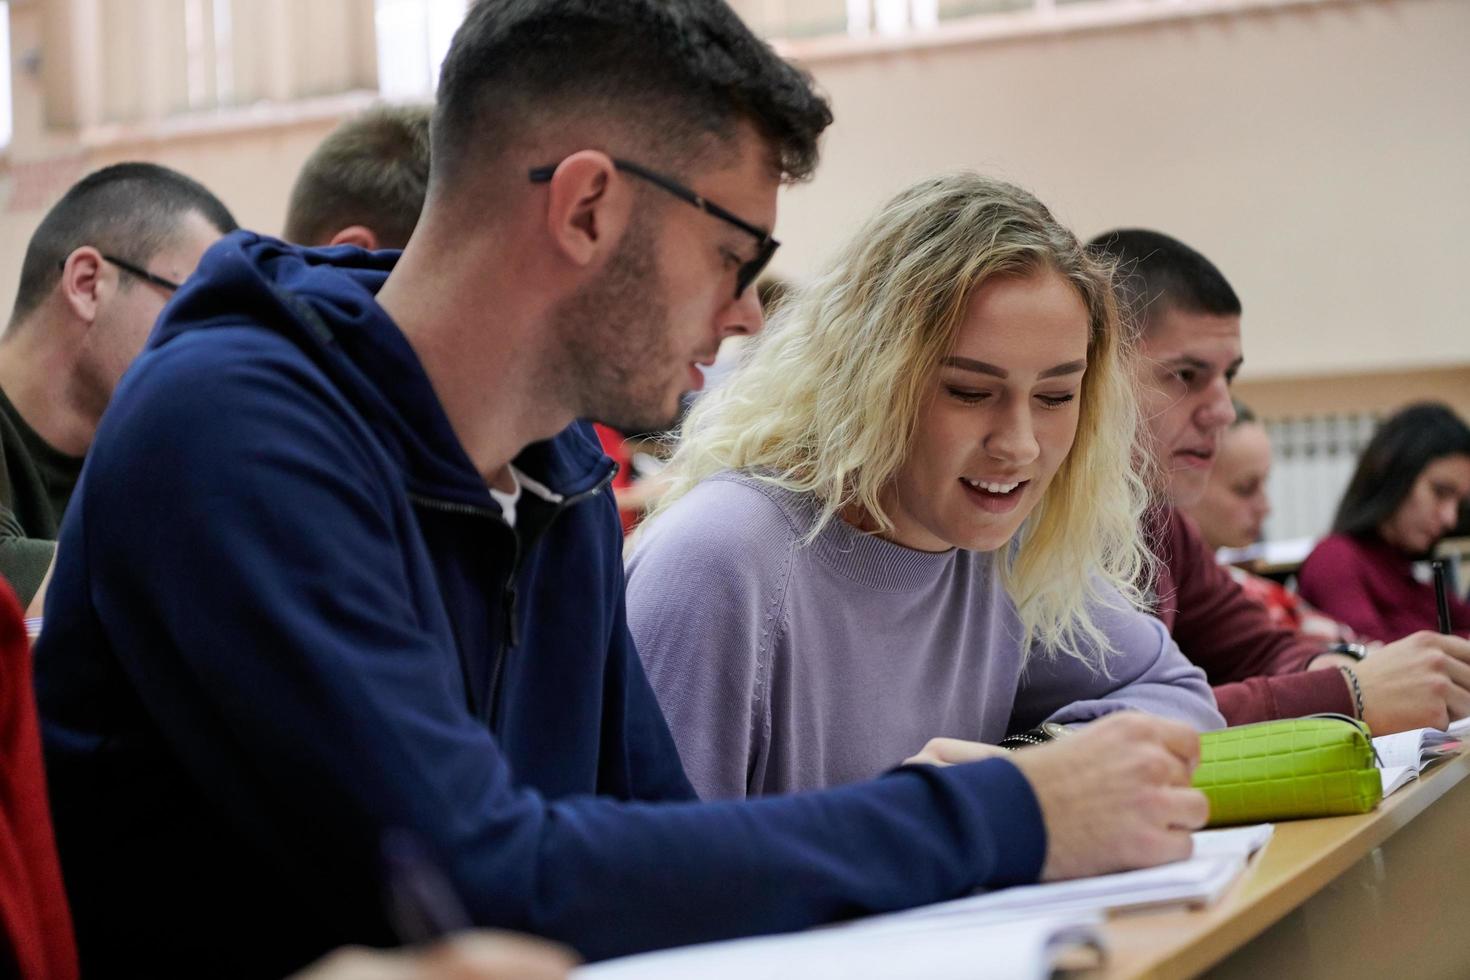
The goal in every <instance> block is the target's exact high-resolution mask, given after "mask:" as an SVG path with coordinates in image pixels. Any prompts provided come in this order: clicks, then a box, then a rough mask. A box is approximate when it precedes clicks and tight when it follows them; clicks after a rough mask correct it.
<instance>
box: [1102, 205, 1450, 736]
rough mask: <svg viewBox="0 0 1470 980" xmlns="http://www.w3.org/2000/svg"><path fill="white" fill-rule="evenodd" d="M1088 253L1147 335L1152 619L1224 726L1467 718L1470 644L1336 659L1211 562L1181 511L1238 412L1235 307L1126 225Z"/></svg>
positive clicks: (1151, 237)
mask: <svg viewBox="0 0 1470 980" xmlns="http://www.w3.org/2000/svg"><path fill="white" fill-rule="evenodd" d="M1090 245H1091V247H1092V248H1094V249H1097V250H1098V251H1101V252H1103V253H1105V254H1107V255H1110V256H1112V257H1113V258H1115V259H1117V260H1118V261H1119V262H1120V264H1121V265H1122V267H1123V270H1124V271H1125V273H1127V274H1128V280H1127V281H1126V283H1125V290H1124V293H1125V295H1124V296H1123V299H1124V302H1125V303H1126V304H1127V306H1128V307H1129V310H1130V313H1131V315H1132V317H1133V320H1134V322H1135V324H1136V326H1137V329H1138V331H1139V351H1140V353H1141V355H1142V356H1141V358H1140V359H1139V364H1138V371H1139V388H1140V404H1141V406H1142V408H1143V411H1144V414H1145V416H1146V418H1147V421H1148V429H1149V435H1150V442H1151V449H1152V452H1153V462H1154V465H1155V466H1156V468H1157V480H1158V483H1159V486H1160V488H1161V491H1160V493H1161V497H1162V498H1163V500H1162V502H1161V505H1160V507H1159V509H1158V510H1157V512H1156V513H1155V514H1154V515H1153V517H1152V519H1151V524H1152V527H1151V528H1150V531H1151V533H1152V539H1153V545H1154V550H1155V553H1156V554H1157V556H1158V560H1159V567H1158V569H1157V572H1156V575H1155V581H1154V594H1155V596H1156V599H1157V602H1158V607H1157V613H1158V616H1159V618H1160V619H1161V620H1163V622H1164V625H1166V626H1167V627H1169V631H1170V633H1171V634H1172V635H1173V637H1174V641H1175V642H1176V643H1177V644H1178V645H1179V648H1180V650H1182V651H1183V652H1184V655H1185V656H1186V657H1188V658H1189V659H1190V660H1192V661H1194V662H1195V663H1196V664H1198V665H1199V666H1200V667H1202V668H1204V670H1205V673H1206V674H1207V675H1208V676H1209V679H1210V683H1211V684H1212V685H1214V689H1215V697H1216V699H1217V700H1218V701H1219V705H1220V712H1221V713H1222V714H1223V715H1224V716H1225V720H1226V721H1228V722H1229V723H1230V724H1232V725H1239V724H1245V723H1248V722H1254V721H1265V720H1268V719H1272V718H1292V717H1298V716H1301V715H1307V714H1312V713H1315V712H1321V711H1332V712H1339V713H1342V714H1350V715H1358V716H1360V717H1362V718H1363V719H1364V720H1365V721H1367V723H1368V725H1369V727H1371V728H1372V729H1373V731H1374V732H1375V733H1376V734H1380V735H1382V734H1387V733H1390V732H1397V731H1403V730H1405V729H1410V728H1423V727H1426V726H1434V727H1439V728H1443V727H1444V726H1445V725H1447V724H1448V723H1449V721H1450V720H1452V719H1455V718H1461V717H1464V716H1466V715H1470V642H1467V641H1466V640H1463V639H1459V638H1456V637H1449V636H1439V635H1436V634H1430V633H1416V634H1414V635H1413V636H1410V637H1408V638H1406V639H1403V640H1400V641H1399V642H1396V643H1391V644H1388V645H1387V646H1385V647H1383V648H1382V649H1380V650H1378V651H1376V652H1375V653H1374V654H1373V656H1372V659H1370V660H1359V659H1357V658H1358V656H1359V655H1360V654H1359V652H1357V651H1354V652H1352V653H1351V654H1350V653H1348V652H1342V653H1335V652H1331V651H1329V650H1328V649H1327V648H1326V647H1325V646H1324V645H1323V644H1322V642H1321V641H1319V640H1312V639H1308V638H1304V637H1301V636H1299V635H1298V634H1296V633H1293V632H1291V631H1288V630H1284V629H1280V628H1277V627H1276V626H1273V625H1272V624H1271V622H1270V618H1269V615H1268V614H1267V612H1266V610H1265V609H1264V608H1263V607H1262V606H1260V605H1259V604H1257V603H1256V602H1253V601H1252V600H1251V599H1250V598H1249V596H1247V595H1246V594H1245V593H1244V592H1243V591H1242V590H1241V588H1240V586H1239V585H1238V584H1236V582H1235V581H1234V580H1233V579H1232V578H1231V577H1230V575H1229V573H1228V572H1226V571H1225V570H1224V569H1223V568H1221V567H1220V566H1219V565H1218V564H1217V563H1216V562H1215V557H1214V555H1213V554H1212V553H1211V551H1210V549H1209V547H1208V546H1207V545H1206V544H1205V543H1204V540H1203V539H1202V538H1201V537H1200V534H1199V531H1198V530H1197V529H1196V528H1195V527H1194V525H1193V524H1192V523H1191V522H1190V521H1189V520H1188V519H1187V518H1186V517H1184V516H1183V515H1182V514H1180V513H1179V512H1178V511H1176V510H1175V509H1174V506H1175V505H1178V504H1187V503H1189V502H1191V501H1194V500H1196V499H1198V497H1199V496H1200V494H1201V493H1203V492H1204V488H1205V483H1206V481H1207V480H1208V478H1209V474H1210V467H1211V465H1212V464H1213V462H1214V458H1215V453H1216V449H1217V447H1218V444H1219V438H1220V434H1221V432H1222V431H1224V429H1225V428H1226V427H1227V426H1229V425H1230V423H1231V421H1232V420H1233V419H1234V418H1235V409H1234V408H1233V407H1232V406H1231V403H1230V383H1231V382H1232V381H1233V380H1234V378H1235V375H1236V372H1238V371H1239V370H1240V365H1241V361H1242V357H1241V341H1240V300H1239V299H1238V298H1237V297H1236V295H1235V292H1234V290H1233V289H1231V288H1230V284H1229V283H1228V282H1227V281H1226V280H1225V277H1224V276H1223V275H1221V274H1220V271H1219V270H1218V269H1216V268H1215V266H1214V265H1213V264H1212V263H1211V262H1210V261H1209V260H1208V259H1206V258H1205V257H1204V256H1203V255H1200V254H1199V253H1198V252H1196V251H1195V250H1194V249H1191V248H1189V247H1188V246H1187V245H1184V244H1183V243H1182V242H1179V241H1176V240H1175V239H1173V238H1170V237H1169V236H1167V235H1162V234H1159V233H1158V232H1153V231H1143V230H1138V229H1124V230H1119V231H1111V232H1107V233H1104V234H1103V235H1099V236H1098V237H1097V238H1095V239H1093V241H1092V242H1091V243H1090ZM1334 668H1335V669H1334Z"/></svg>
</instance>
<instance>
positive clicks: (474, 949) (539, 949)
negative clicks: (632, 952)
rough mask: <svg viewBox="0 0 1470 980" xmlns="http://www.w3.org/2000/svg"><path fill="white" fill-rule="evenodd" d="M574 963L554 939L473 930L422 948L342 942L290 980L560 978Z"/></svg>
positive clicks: (573, 959)
mask: <svg viewBox="0 0 1470 980" xmlns="http://www.w3.org/2000/svg"><path fill="white" fill-rule="evenodd" d="M576 962H577V959H576V957H575V956H573V955H572V953H571V951H570V950H568V949H566V948H565V947H563V946H558V945H556V944H555V943H549V942H546V941H545V940H542V939H536V938H534V937H532V936H519V935H516V934H514V933H509V932H495V931H485V930H477V931H474V932H465V933H460V934H459V935H456V936H452V937H450V938H449V939H445V940H441V941H440V942H437V943H435V944H434V945H432V946H429V947H426V948H423V949H403V950H379V949H363V948H360V947H354V946H347V947H343V948H342V949H339V950H337V951H336V952H335V953H332V954H331V955H330V956H327V957H325V958H323V959H321V960H318V961H317V962H316V963H315V964H313V965H312V966H310V967H308V968H307V969H306V970H304V971H303V972H301V973H298V974H296V975H295V977H293V978H292V980H564V978H566V977H567V976H569V975H570V974H571V969H572V967H573V966H575V965H576Z"/></svg>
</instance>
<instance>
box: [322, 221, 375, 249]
mask: <svg viewBox="0 0 1470 980" xmlns="http://www.w3.org/2000/svg"><path fill="white" fill-rule="evenodd" d="M327 244H328V245H356V246H357V247H358V248H365V249H367V250H368V251H369V252H376V251H377V250H378V235H377V232H375V231H373V230H372V229H371V228H369V227H368V226H367V225H348V226H347V227H346V228H343V229H342V230H341V231H339V232H337V234H335V235H333V236H332V238H331V240H330V241H328V242H327Z"/></svg>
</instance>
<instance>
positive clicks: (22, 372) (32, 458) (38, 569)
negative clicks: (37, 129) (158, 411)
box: [0, 163, 238, 614]
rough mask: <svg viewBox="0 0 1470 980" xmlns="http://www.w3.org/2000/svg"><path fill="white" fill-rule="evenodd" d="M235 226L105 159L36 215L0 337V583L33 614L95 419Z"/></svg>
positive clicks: (136, 168) (177, 178) (179, 191)
mask: <svg viewBox="0 0 1470 980" xmlns="http://www.w3.org/2000/svg"><path fill="white" fill-rule="evenodd" d="M236 227H238V226H237V225H236V223H235V219H234V217H232V216H231V214H230V212H229V210H228V209H227V208H226V207H225V206H224V205H223V204H222V203H220V201H219V199H218V198H216V197H215V196H214V195H213V194H211V193H210V192H209V191H208V190H206V189H205V188H204V187H203V185H201V184H199V183H198V182H197V181H195V180H192V179H190V178H189V177H186V176H184V175H183V174H181V173H178V172H177V171H174V170H170V169H169V168H167V167H161V166H157V165H156V164H151V163H118V164H114V165H112V166H109V167H104V168H103V169H101V170H97V171H95V172H93V173H91V174H88V175H87V176H86V177H83V178H82V179H81V180H80V181H78V182H77V183H76V184H74V185H72V187H71V189H69V190H68V191H67V192H66V194H64V195H63V196H62V198H61V200H60V201H58V202H57V203H56V205H55V206H54V207H52V208H51V210H50V211H48V212H47V213H46V216H45V217H44V218H43V219H41V224H40V226H39V227H37V229H36V232H35V234H34V235H32V236H31V241H30V244H29V245H28V246H27V247H26V254H25V259H24V260H23V262H22V264H21V270H20V286H19V288H18V290H17V292H16V298H15V308H14V310H13V311H12V312H11V315H10V321H9V323H8V324H7V326H6V328H5V332H4V334H3V335H0V575H4V576H5V578H6V579H8V580H9V582H10V584H11V585H12V586H13V587H14V588H15V591H16V594H17V595H19V596H20V599H21V602H22V603H23V604H25V605H27V606H28V607H29V611H30V612H31V614H34V613H35V612H36V611H37V609H38V607H39V604H40V599H41V598H42V596H43V594H44V590H43V589H42V585H43V583H44V581H45V579H46V576H47V573H48V572H49V570H50V567H51V563H52V559H53V557H54V555H55V551H56V534H57V531H58V530H59V528H60V525H61V517H62V514H63V513H64V512H65V510H66V504H67V501H68V500H69V499H70V498H71V493H72V490H73V489H74V488H75V487H76V483H77V479H78V477H79V476H80V475H81V471H82V458H83V457H84V456H85V455H86V452H87V447H88V446H90V445H91V444H92V436H93V435H94V433H96V431H97V423H98V421H99V420H100V419H101V417H102V411H103V409H105V408H106V407H107V403H108V401H109V400H110V399H111V398H112V391H113V389H114V388H115V387H116V386H117V383H118V381H119V379H121V377H122V375H123V372H124V371H126V370H127V367H128V365H129V364H130V363H132V360H133V358H134V357H136V356H137V355H138V352H139V351H141V350H142V349H143V343H144V341H145V340H147V338H148V333H149V331H150V330H151V329H152V328H153V321H154V320H156V319H157V318H158V314H159V312H160V311H161V310H162V309H163V305H164V303H165V302H167V301H168V299H169V297H170V296H171V295H172V294H173V292H174V290H176V289H177V288H178V286H179V284H180V283H182V282H183V281H184V279H186V278H187V277H188V276H189V274H190V273H191V272H193V271H194V267H195V266H196V265H197V264H198V263H199V257H200V256H201V255H203V254H204V251H205V249H207V248H208V247H209V246H210V245H212V244H214V242H215V241H216V240H217V239H219V238H220V237H221V236H222V235H224V234H227V233H228V232H231V231H234V230H235V228H236Z"/></svg>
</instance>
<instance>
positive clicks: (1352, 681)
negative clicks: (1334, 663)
mask: <svg viewBox="0 0 1470 980" xmlns="http://www.w3.org/2000/svg"><path fill="white" fill-rule="evenodd" d="M1337 669H1338V670H1340V671H1342V675H1343V676H1344V677H1346V678H1347V682H1348V687H1350V688H1352V691H1353V707H1355V708H1356V709H1357V711H1358V720H1359V721H1362V720H1363V687H1362V685H1361V684H1359V683H1358V675H1357V672H1356V671H1354V670H1353V669H1352V668H1351V667H1339V668H1337Z"/></svg>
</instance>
